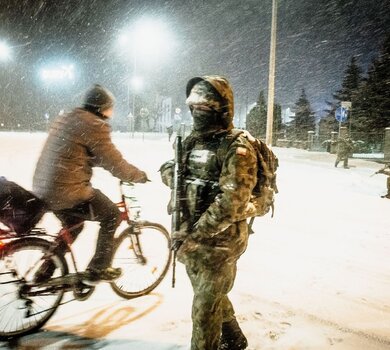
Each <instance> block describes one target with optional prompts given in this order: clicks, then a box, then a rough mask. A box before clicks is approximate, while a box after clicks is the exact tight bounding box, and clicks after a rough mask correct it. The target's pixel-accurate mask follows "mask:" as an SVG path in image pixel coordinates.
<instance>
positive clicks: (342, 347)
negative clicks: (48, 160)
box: [0, 133, 390, 350]
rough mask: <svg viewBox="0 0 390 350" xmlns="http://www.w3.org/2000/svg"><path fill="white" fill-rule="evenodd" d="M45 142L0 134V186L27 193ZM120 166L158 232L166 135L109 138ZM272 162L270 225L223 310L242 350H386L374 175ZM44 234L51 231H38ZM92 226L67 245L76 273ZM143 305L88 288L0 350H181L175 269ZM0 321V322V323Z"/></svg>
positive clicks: (389, 265) (183, 296)
mask: <svg viewBox="0 0 390 350" xmlns="http://www.w3.org/2000/svg"><path fill="white" fill-rule="evenodd" d="M44 139H45V134H39V133H37V134H27V133H18V134H13V133H0V175H3V176H6V177H7V178H9V179H10V180H13V181H15V182H17V183H19V184H20V185H22V186H24V187H25V188H27V189H30V188H31V181H32V174H33V169H34V165H35V162H36V160H37V158H38V155H39V151H40V148H41V147H42V144H43V142H44ZM114 141H115V143H116V144H117V146H118V147H119V148H120V149H121V151H122V152H123V153H124V154H125V156H126V158H127V159H128V160H130V161H131V162H132V163H133V164H135V165H137V166H139V167H140V168H142V169H144V170H146V171H147V172H148V174H149V176H150V178H151V179H152V182H151V183H149V184H146V185H138V186H137V189H136V191H137V194H138V195H139V197H140V199H141V204H142V206H143V216H144V217H145V218H147V219H150V220H152V221H156V222H159V223H162V224H163V225H164V226H166V227H167V228H169V227H170V218H169V216H168V215H167V214H166V203H167V198H168V195H169V193H168V190H167V189H166V188H165V187H164V185H162V183H161V181H160V177H159V173H158V168H159V166H160V165H161V163H163V162H164V161H165V160H167V159H169V158H171V157H172V147H171V144H170V143H169V142H168V140H167V137H166V135H161V136H158V135H154V136H153V137H151V136H150V135H147V134H145V135H144V137H142V135H139V134H136V135H135V136H134V137H131V136H130V135H126V134H115V135H114ZM274 151H275V152H276V154H277V155H278V157H279V159H280V168H279V170H278V184H279V191H280V193H279V194H278V195H277V201H276V208H275V216H274V218H271V217H269V216H267V217H264V218H259V219H256V220H255V225H254V228H255V231H256V233H255V234H253V235H252V236H251V237H250V242H249V247H248V249H247V251H246V252H245V254H244V255H243V256H242V258H241V259H240V261H239V266H238V275H237V280H236V283H235V286H234V289H233V291H232V292H231V299H232V301H233V303H234V305H235V309H236V313H237V317H238V320H239V322H240V324H241V325H242V328H243V330H244V332H245V334H246V335H247V337H248V340H249V344H250V346H249V349H252V350H260V349H269V350H270V349H274V350H293V349H294V350H327V349H334V350H383V349H390V254H389V252H390V215H389V212H390V200H388V199H382V198H380V195H381V194H384V193H385V192H386V178H385V176H383V175H376V176H370V175H371V174H372V173H374V172H375V171H376V170H378V169H379V168H380V167H381V165H380V164H378V163H374V162H369V161H365V160H356V159H351V160H350V165H351V168H350V169H348V170H346V169H343V168H334V166H333V164H334V160H335V156H334V155H330V154H328V153H317V152H307V151H304V150H297V149H283V148H275V149H274ZM94 183H95V185H96V186H97V187H99V188H101V189H102V190H103V191H104V192H105V193H106V194H108V195H109V196H110V197H111V198H113V200H116V199H119V197H118V196H119V192H118V185H117V184H118V181H117V180H116V179H115V178H113V177H111V176H110V175H109V173H107V172H105V171H103V170H97V171H96V173H95V177H94ZM41 225H43V226H45V227H46V228H47V229H48V231H52V232H55V230H56V229H57V228H58V222H57V221H56V220H55V219H54V218H53V217H52V216H51V215H50V214H48V215H46V216H45V218H44V220H43V222H42V224H41ZM96 230H97V227H96V224H94V223H89V224H88V225H87V227H86V229H85V231H86V232H83V234H82V235H81V237H80V238H79V240H78V241H77V242H76V243H75V245H74V246H75V249H76V254H78V256H77V257H78V259H79V260H80V261H81V264H87V263H88V260H89V258H90V255H89V256H88V254H86V252H87V251H91V254H92V251H93V249H94V244H95V240H96ZM170 278H171V274H170V273H169V274H168V276H167V278H166V279H165V280H164V281H163V283H162V284H161V285H160V286H159V287H158V288H157V289H156V290H155V291H154V292H153V293H152V294H150V295H148V296H145V297H142V298H139V299H134V300H123V299H120V298H119V297H118V296H117V295H116V294H114V292H112V291H111V290H110V288H109V286H108V285H104V284H102V285H99V286H98V288H97V290H96V291H95V293H94V294H93V295H92V297H91V298H90V299H88V300H87V301H84V302H78V301H74V302H71V303H69V304H66V305H63V306H61V307H60V308H59V309H58V311H57V312H56V314H55V315H54V317H53V318H52V319H51V320H50V321H49V323H48V324H47V325H46V326H45V328H44V331H43V332H39V333H37V334H33V335H30V336H26V337H23V338H21V339H20V340H19V341H18V342H17V344H5V343H0V348H1V349H11V348H12V349H15V348H17V349H110V350H111V349H126V350H130V349H134V350H154V349H155V350H157V349H159V350H168V349H169V350H173V349H181V350H184V349H186V348H187V347H188V344H189V340H190V335H191V318H190V310H191V299H192V290H191V287H190V284H189V281H188V279H187V276H186V274H185V271H184V268H183V266H182V265H181V264H178V265H177V276H176V287H175V288H174V289H172V288H171V280H170ZM0 317H2V316H1V315H0Z"/></svg>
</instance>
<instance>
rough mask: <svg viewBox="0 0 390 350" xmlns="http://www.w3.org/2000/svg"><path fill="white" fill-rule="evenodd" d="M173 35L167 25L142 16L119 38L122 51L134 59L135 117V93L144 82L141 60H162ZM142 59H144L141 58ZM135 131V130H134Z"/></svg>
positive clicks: (132, 83)
mask: <svg viewBox="0 0 390 350" xmlns="http://www.w3.org/2000/svg"><path fill="white" fill-rule="evenodd" d="M172 43H173V40H172V35H171V34H170V33H169V31H168V30H167V28H166V25H165V24H164V23H163V22H161V21H158V20H155V19H148V18H142V19H140V20H139V21H137V22H136V23H134V24H133V25H132V26H131V27H129V28H127V29H126V30H124V31H123V32H122V34H121V35H120V36H119V38H118V44H119V46H120V52H121V54H122V55H124V57H125V58H127V59H129V58H130V59H131V60H132V65H133V69H132V73H131V74H132V79H131V80H130V84H131V87H132V106H131V110H132V114H133V116H132V117H133V118H135V115H134V112H135V93H136V92H137V91H139V90H140V89H141V88H142V85H143V82H142V80H141V79H140V78H139V77H138V71H139V70H140V69H139V67H138V65H139V60H140V62H141V63H142V64H143V65H145V64H147V63H153V61H155V62H160V61H161V58H162V57H163V56H165V55H166V54H168V53H169V52H170V51H171V48H172ZM141 59H142V60H141ZM130 84H128V102H129V107H130ZM131 127H133V126H132V125H131ZM132 131H134V130H132Z"/></svg>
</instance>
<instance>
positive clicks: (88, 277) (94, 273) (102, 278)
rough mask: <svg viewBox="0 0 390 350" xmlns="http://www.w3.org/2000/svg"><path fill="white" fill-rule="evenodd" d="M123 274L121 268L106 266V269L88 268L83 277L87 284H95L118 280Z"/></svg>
mask: <svg viewBox="0 0 390 350" xmlns="http://www.w3.org/2000/svg"><path fill="white" fill-rule="evenodd" d="M121 274H122V269H121V268H119V267H118V268H116V267H106V268H104V269H95V268H88V269H87V271H86V274H85V277H84V278H83V282H84V283H85V284H87V285H95V284H96V283H98V282H111V281H114V280H116V279H117V278H118V277H120V275H121Z"/></svg>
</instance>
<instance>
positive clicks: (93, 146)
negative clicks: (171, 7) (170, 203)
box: [33, 84, 148, 282]
mask: <svg viewBox="0 0 390 350" xmlns="http://www.w3.org/2000/svg"><path fill="white" fill-rule="evenodd" d="M114 101H115V99H114V96H113V95H112V93H111V92H110V91H108V90H107V89H106V88H104V87H103V86H101V85H97V84H96V85H94V86H93V87H91V88H90V89H89V90H88V91H87V92H86V94H85V96H84V100H83V105H82V107H79V108H75V109H74V110H73V111H71V112H69V113H66V114H62V115H59V116H58V117H57V118H56V119H55V120H54V122H53V123H52V125H51V127H50V130H49V135H48V138H47V140H46V143H45V145H44V147H43V150H42V153H41V155H40V157H39V160H38V162H37V165H36V169H35V173H34V178H33V192H34V193H35V194H36V195H37V196H38V197H39V198H40V199H42V200H43V201H44V202H45V203H46V204H47V207H48V209H49V210H51V211H52V212H53V213H54V214H55V215H56V216H57V218H58V219H59V220H60V221H61V223H62V225H63V226H64V227H67V228H71V229H70V236H71V237H69V243H72V242H73V241H74V240H75V239H76V237H77V236H78V234H79V233H80V232H81V230H82V228H83V223H84V221H85V220H90V221H98V222H99V223H100V230H99V235H98V239H97V246H96V251H95V254H94V256H93V258H92V260H91V261H90V263H89V265H88V268H87V271H86V273H85V275H86V277H85V279H86V281H90V282H97V281H102V280H103V281H112V280H114V279H116V278H118V277H119V276H120V275H121V269H119V268H113V267H111V266H110V265H111V260H112V255H113V237H114V234H115V231H116V229H117V227H118V225H119V223H120V212H119V210H118V208H117V206H116V205H115V204H114V203H113V202H112V201H111V200H110V199H109V198H108V197H107V196H105V195H104V194H103V193H102V192H101V191H99V190H98V189H95V188H93V187H92V185H91V182H90V180H91V177H92V168H93V167H103V168H104V169H106V170H108V171H109V172H111V174H112V175H114V176H115V177H118V178H119V179H121V180H123V181H131V182H138V183H145V182H146V181H148V178H147V175H146V173H145V172H143V171H141V170H140V169H138V168H137V167H135V166H134V165H132V164H130V163H128V162H127V161H126V160H125V159H124V158H123V156H122V155H121V153H120V152H119V150H118V149H117V148H116V147H115V146H114V144H113V143H112V141H111V135H110V133H111V127H110V125H109V120H110V118H111V117H112V115H113V108H114ZM57 249H58V251H59V252H60V253H61V254H65V252H66V244H65V242H62V243H60V245H59V247H58V248H57ZM54 269H55V267H54V264H53V263H52V262H51V261H50V260H48V261H46V262H45V263H44V264H43V266H42V267H41V268H40V270H39V271H38V273H37V275H36V281H38V282H39V281H43V280H46V279H48V278H50V276H51V275H52V274H53V272H54Z"/></svg>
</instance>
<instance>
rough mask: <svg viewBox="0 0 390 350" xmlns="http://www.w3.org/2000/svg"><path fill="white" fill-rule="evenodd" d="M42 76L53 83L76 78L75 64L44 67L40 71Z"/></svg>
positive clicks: (45, 80) (44, 79)
mask: <svg viewBox="0 0 390 350" xmlns="http://www.w3.org/2000/svg"><path fill="white" fill-rule="evenodd" d="M40 77H41V79H42V80H43V81H44V82H47V83H53V82H61V81H66V80H68V81H72V80H74V78H75V74H74V66H73V64H69V65H60V66H58V67H51V68H42V69H41V71H40Z"/></svg>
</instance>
